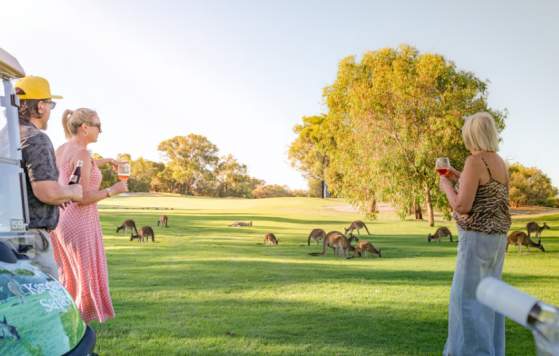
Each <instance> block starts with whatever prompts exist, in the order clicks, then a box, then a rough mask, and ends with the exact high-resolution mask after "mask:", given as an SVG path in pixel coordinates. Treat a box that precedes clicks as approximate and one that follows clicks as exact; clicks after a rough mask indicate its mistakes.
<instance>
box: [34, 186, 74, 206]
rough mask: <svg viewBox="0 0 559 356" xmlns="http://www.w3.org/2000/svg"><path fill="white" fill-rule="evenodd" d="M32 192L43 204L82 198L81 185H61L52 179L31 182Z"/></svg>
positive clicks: (60, 202) (56, 203)
mask: <svg viewBox="0 0 559 356" xmlns="http://www.w3.org/2000/svg"><path fill="white" fill-rule="evenodd" d="M31 189H33V194H35V196H36V197H37V199H39V200H40V201H42V202H43V203H45V204H49V205H61V204H63V203H65V202H67V201H70V200H72V201H81V200H82V186H81V185H79V184H74V185H68V186H63V185H60V184H58V182H57V181H54V180H44V181H38V182H31Z"/></svg>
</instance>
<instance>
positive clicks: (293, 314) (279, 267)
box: [93, 196, 559, 355]
mask: <svg viewBox="0 0 559 356" xmlns="http://www.w3.org/2000/svg"><path fill="white" fill-rule="evenodd" d="M341 204H343V202H342V201H339V200H320V199H306V198H278V199H264V200H238V199H208V198H184V197H176V196H160V197H154V196H128V197H115V198H112V199H110V200H107V201H104V202H103V204H102V205H101V206H100V208H101V210H100V211H101V222H102V225H103V231H104V234H105V248H106V251H107V255H108V261H109V271H110V287H111V294H112V297H113V303H114V306H115V309H116V313H117V316H116V318H115V319H113V320H111V321H109V322H107V323H105V324H94V325H93V326H94V328H95V329H96V331H97V336H98V341H97V351H98V352H99V353H101V354H103V355H131V354H137V355H256V354H272V355H279V354H293V355H295V354H312V355H440V354H441V352H442V348H443V345H444V342H445V339H446V333H447V306H448V298H449V292H450V283H451V279H452V273H453V269H454V263H455V255H456V246H457V244H456V243H450V242H446V241H445V242H441V243H436V242H434V243H430V244H429V243H427V240H426V236H427V233H428V232H432V231H434V229H432V228H429V227H428V226H427V223H426V222H416V221H411V220H410V221H400V220H398V219H397V218H396V216H395V215H393V214H388V213H386V214H380V216H379V218H378V219H377V220H375V221H366V222H367V224H368V226H369V230H370V231H371V233H372V235H371V236H370V237H369V238H368V239H369V240H370V241H372V242H373V243H374V244H375V246H377V247H380V248H381V249H382V253H383V256H382V258H380V259H379V258H376V257H369V258H356V259H350V260H345V259H342V258H337V257H334V256H333V255H332V252H329V253H328V256H327V257H322V256H320V257H314V256H309V255H308V253H309V252H316V251H319V250H320V248H321V247H320V246H316V245H311V246H310V247H308V246H307V236H308V233H309V231H310V230H311V229H312V228H315V227H321V228H323V229H325V230H327V231H329V230H341V231H342V232H343V227H344V226H347V225H348V222H350V221H351V220H353V219H356V218H362V217H360V216H359V215H358V214H355V213H348V212H343V211H340V210H338V209H335V207H337V206H339V205H341ZM165 208H167V209H169V210H162V209H165ZM162 213H165V214H167V215H168V216H169V225H170V227H169V228H158V227H157V226H156V221H157V218H158V216H159V215H160V214H162ZM126 218H133V219H135V220H136V223H137V224H138V226H143V225H151V226H152V227H154V230H155V235H156V236H155V239H156V243H151V242H149V243H143V244H142V243H139V242H136V241H134V242H130V241H129V235H128V236H125V235H124V234H122V235H117V234H116V233H115V227H116V226H117V225H118V224H120V223H121V222H122V221H123V220H124V219H126ZM235 220H246V221H248V220H252V221H253V223H254V226H253V227H251V228H248V227H246V228H232V227H228V226H227V225H228V224H229V223H231V222H233V221H235ZM536 220H537V221H540V222H543V221H546V222H547V223H548V224H549V225H550V226H551V227H552V230H546V231H544V233H543V243H544V246H545V248H546V250H547V251H548V252H546V253H545V254H544V253H542V252H540V251H539V250H536V249H531V250H530V252H529V253H527V252H525V253H524V254H523V255H521V256H519V255H518V252H517V250H516V248H512V249H510V251H509V253H508V254H507V256H506V261H505V272H504V279H505V281H507V282H509V283H511V284H513V285H514V286H516V287H518V288H521V289H523V290H525V291H527V292H528V293H531V294H534V295H536V296H538V297H539V298H541V299H543V300H545V301H547V302H550V303H554V304H559V283H558V282H559V253H558V252H559V233H558V232H557V231H558V230H559V215H554V216H547V217H545V218H537V219H536ZM526 222H527V220H526V219H524V220H520V219H518V220H517V219H515V220H514V226H513V228H514V229H516V228H522V226H523V225H525V224H526ZM440 225H447V226H449V227H450V228H451V231H452V232H453V233H455V232H456V228H455V226H454V223H452V222H446V221H442V220H438V221H437V226H440ZM553 228H555V229H553ZM267 232H273V233H274V234H276V236H277V237H278V238H279V246H277V247H267V246H264V245H263V244H262V241H263V237H264V234H265V233H267ZM362 233H363V232H362ZM507 354H510V355H530V354H534V343H533V340H532V337H531V335H530V334H529V332H528V331H526V330H524V329H522V328H521V327H519V326H517V325H516V324H515V323H513V322H512V321H510V320H507Z"/></svg>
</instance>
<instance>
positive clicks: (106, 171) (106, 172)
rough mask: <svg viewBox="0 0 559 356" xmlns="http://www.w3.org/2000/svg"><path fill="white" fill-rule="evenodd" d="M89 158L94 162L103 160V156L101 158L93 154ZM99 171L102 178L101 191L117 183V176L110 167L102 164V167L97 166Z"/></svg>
mask: <svg viewBox="0 0 559 356" xmlns="http://www.w3.org/2000/svg"><path fill="white" fill-rule="evenodd" d="M91 156H92V158H93V159H94V160H98V159H102V158H103V156H101V155H100V154H98V153H93V154H92V155H91ZM99 170H100V171H101V176H102V178H101V189H105V188H109V187H111V186H112V185H113V184H115V183H116V182H118V177H117V174H116V172H115V171H114V169H113V166H112V165H110V164H103V165H101V166H99Z"/></svg>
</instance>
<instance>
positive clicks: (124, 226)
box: [116, 219, 138, 235]
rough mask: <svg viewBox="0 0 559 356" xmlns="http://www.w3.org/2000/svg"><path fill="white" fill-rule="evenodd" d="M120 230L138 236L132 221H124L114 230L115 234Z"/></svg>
mask: <svg viewBox="0 0 559 356" xmlns="http://www.w3.org/2000/svg"><path fill="white" fill-rule="evenodd" d="M122 230H124V232H125V233H126V230H130V231H131V232H132V233H133V234H135V235H138V230H137V229H136V223H135V222H134V220H132V219H128V220H124V222H123V223H122V225H120V226H119V227H117V228H116V232H117V234H118V233H119V232H121V231H122Z"/></svg>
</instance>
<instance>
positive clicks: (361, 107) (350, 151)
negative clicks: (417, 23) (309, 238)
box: [298, 45, 506, 226]
mask: <svg viewBox="0 0 559 356" xmlns="http://www.w3.org/2000/svg"><path fill="white" fill-rule="evenodd" d="M324 98H325V101H326V105H327V107H328V113H327V114H326V115H325V117H324V119H323V120H322V121H321V123H320V133H321V134H320V135H319V136H318V137H319V141H320V142H321V145H318V144H316V145H315V146H317V147H321V148H322V150H321V151H320V152H321V153H322V154H324V155H326V156H327V157H328V165H327V166H326V167H325V173H324V176H325V179H326V182H327V183H328V186H329V187H330V188H331V189H332V191H333V192H334V193H335V194H336V195H338V196H344V197H346V198H348V199H349V200H350V201H352V202H353V203H355V204H357V205H359V206H360V207H361V208H362V209H363V210H364V211H366V212H369V214H374V211H375V208H376V207H375V205H376V201H377V200H378V199H383V200H389V201H391V202H392V203H393V204H395V205H396V206H397V207H398V208H399V210H400V212H401V216H402V217H405V216H406V215H407V214H408V212H409V210H410V209H411V208H412V207H414V206H415V207H416V208H417V206H421V205H425V206H426V207H427V215H428V218H429V224H430V225H431V226H432V225H433V224H434V213H433V209H434V207H439V208H443V209H447V203H446V199H445V198H444V196H443V195H442V194H441V193H440V192H439V190H438V188H437V185H438V178H437V176H436V174H435V173H434V172H435V170H434V168H435V167H434V163H435V159H436V158H437V157H439V156H448V157H450V158H451V161H452V164H453V165H454V166H455V167H456V168H458V169H460V168H461V167H462V166H463V162H464V160H465V158H466V156H467V155H468V152H467V150H466V148H465V147H464V145H463V142H462V135H461V127H462V125H463V118H464V117H465V116H467V115H470V114H473V113H475V112H478V111H489V112H491V113H492V114H493V116H494V117H495V118H496V121H497V126H498V128H499V129H500V130H502V129H503V128H504V118H505V116H506V115H505V113H501V112H498V111H496V110H491V109H490V108H489V107H488V105H487V83H486V82H484V81H482V80H480V79H478V78H476V77H475V76H474V74H472V73H469V72H465V71H460V70H458V69H457V68H456V67H455V65H454V64H453V63H452V62H450V61H447V60H446V59H445V58H444V57H443V56H441V55H437V54H420V53H419V52H418V51H417V50H416V49H415V48H413V47H410V46H406V45H404V46H401V47H400V48H398V49H391V48H385V49H381V50H378V51H372V52H367V53H365V54H364V55H363V57H362V59H361V62H360V63H358V62H356V60H355V58H354V57H353V56H351V57H347V58H345V59H343V60H342V61H341V62H340V64H339V68H338V74H337V77H336V80H335V81H334V83H333V84H332V85H330V86H327V87H326V88H325V89H324ZM303 126H305V123H304V124H303ZM298 139H302V138H301V134H300V135H299V137H298Z"/></svg>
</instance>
